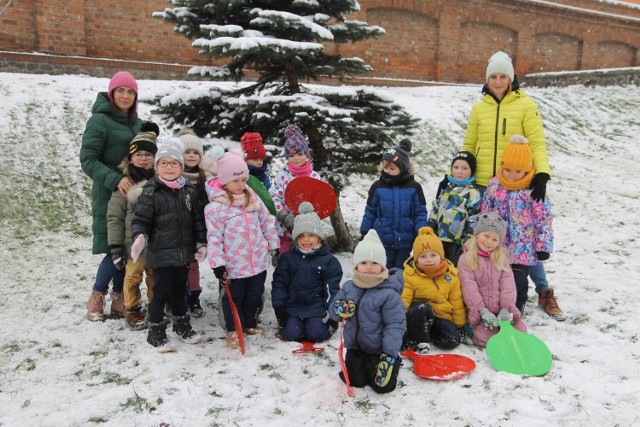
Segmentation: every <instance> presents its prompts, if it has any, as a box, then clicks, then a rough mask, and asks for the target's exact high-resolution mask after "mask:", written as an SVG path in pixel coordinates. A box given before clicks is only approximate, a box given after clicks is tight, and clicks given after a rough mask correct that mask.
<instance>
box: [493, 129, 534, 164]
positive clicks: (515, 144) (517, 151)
mask: <svg viewBox="0 0 640 427" xmlns="http://www.w3.org/2000/svg"><path fill="white" fill-rule="evenodd" d="M500 166H501V167H502V168H503V169H504V168H508V169H519V170H522V171H525V172H529V171H531V170H532V169H533V154H532V153H531V148H530V147H529V140H528V139H527V138H525V137H524V136H522V135H511V138H510V139H509V145H507V148H505V150H504V152H503V153H502V161H501V162H500Z"/></svg>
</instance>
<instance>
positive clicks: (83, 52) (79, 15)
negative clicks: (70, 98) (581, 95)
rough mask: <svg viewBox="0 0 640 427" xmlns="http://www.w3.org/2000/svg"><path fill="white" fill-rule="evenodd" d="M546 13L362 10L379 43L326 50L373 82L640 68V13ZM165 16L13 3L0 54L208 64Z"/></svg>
mask: <svg viewBox="0 0 640 427" xmlns="http://www.w3.org/2000/svg"><path fill="white" fill-rule="evenodd" d="M550 3H551V2H548V3H532V2H529V1H525V0H511V1H508V0H472V1H465V0H360V6H361V11H360V12H359V13H357V14H354V15H353V16H350V17H349V18H350V19H361V20H366V21H367V22H368V23H369V24H370V25H380V26H382V27H384V28H385V30H386V35H385V36H383V37H381V38H380V39H375V40H370V41H367V42H362V43H357V44H355V45H351V44H348V45H340V46H337V47H336V46H327V47H328V49H329V50H330V51H338V52H340V53H341V54H342V55H345V56H352V55H353V56H360V57H362V58H363V59H364V60H365V61H366V62H367V63H369V64H371V65H372V66H373V67H374V69H375V71H374V72H373V73H372V74H371V76H372V77H382V78H397V79H412V80H427V81H428V80H437V81H448V82H481V81H483V80H484V70H485V67H486V61H487V58H489V56H490V55H491V54H492V53H493V52H495V51H497V50H499V49H502V50H505V51H506V52H508V53H509V54H510V55H511V56H512V58H513V60H514V66H515V69H516V73H517V74H518V75H520V76H523V75H525V74H527V73H533V72H541V71H569V70H580V69H593V68H615V67H628V66H638V65H639V63H640V60H639V58H638V56H639V55H640V53H639V50H640V8H637V7H636V8H631V7H625V6H620V5H615V4H611V3H607V2H600V1H598V0H558V1H556V2H555V3H557V4H556V5H553V4H550ZM563 5H564V6H571V7H564V6H563ZM167 7H171V3H170V2H169V1H168V0H147V1H144V2H131V0H74V1H63V0H31V1H27V0H22V1H20V0H18V1H15V0H14V1H13V2H12V4H11V6H10V7H9V8H7V9H6V11H5V12H4V14H3V15H2V16H0V51H15V52H39V53H46V54H51V55H63V56H82V57H87V58H108V59H118V60H124V61H140V62H157V63H165V64H188V65H206V64H210V63H211V62H212V58H211V57H209V56H207V55H198V53H197V50H196V49H194V48H192V47H191V41H190V40H188V39H186V38H184V37H183V36H180V35H177V34H174V33H173V28H172V26H171V25H170V24H168V23H166V22H163V21H162V20H159V19H154V18H152V17H151V14H152V13H153V12H155V11H162V10H164V9H165V8H167ZM589 9H590V10H591V11H589ZM593 11H601V12H606V13H607V14H610V15H604V14H602V13H600V14H598V13H594V12H593ZM615 15H617V16H615ZM124 64H126V65H124V66H126V67H129V68H131V69H133V68H134V67H136V66H137V67H142V66H140V65H136V64H135V63H126V62H125V63H124ZM142 68H145V67H142ZM147 68H148V66H147Z"/></svg>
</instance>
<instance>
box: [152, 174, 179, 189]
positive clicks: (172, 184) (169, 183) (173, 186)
mask: <svg viewBox="0 0 640 427" xmlns="http://www.w3.org/2000/svg"><path fill="white" fill-rule="evenodd" d="M158 181H160V182H161V183H163V184H164V185H166V186H167V187H169V188H171V189H173V190H178V189H180V188H182V187H184V184H185V179H184V176H182V175H180V176H179V177H178V179H176V180H174V181H169V180H168V179H164V178H160V177H158Z"/></svg>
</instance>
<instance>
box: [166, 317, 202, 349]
mask: <svg viewBox="0 0 640 427" xmlns="http://www.w3.org/2000/svg"><path fill="white" fill-rule="evenodd" d="M173 332H174V333H175V334H176V335H178V337H180V339H181V340H182V341H184V342H186V343H187V344H198V343H199V342H200V341H202V336H201V335H198V334H197V333H196V331H194V330H193V328H192V327H191V319H190V318H189V315H188V314H185V315H184V316H177V317H175V318H174V320H173Z"/></svg>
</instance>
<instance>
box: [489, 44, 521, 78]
mask: <svg viewBox="0 0 640 427" xmlns="http://www.w3.org/2000/svg"><path fill="white" fill-rule="evenodd" d="M497 73H501V74H506V75H507V76H509V79H510V80H511V81H512V82H513V78H514V75H515V73H514V72H513V64H512V63H511V58H510V57H509V55H507V54H506V53H504V52H502V51H498V52H496V53H494V54H493V55H491V58H489V63H488V64H487V73H486V76H485V81H487V82H488V81H489V77H491V75H492V74H497Z"/></svg>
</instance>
